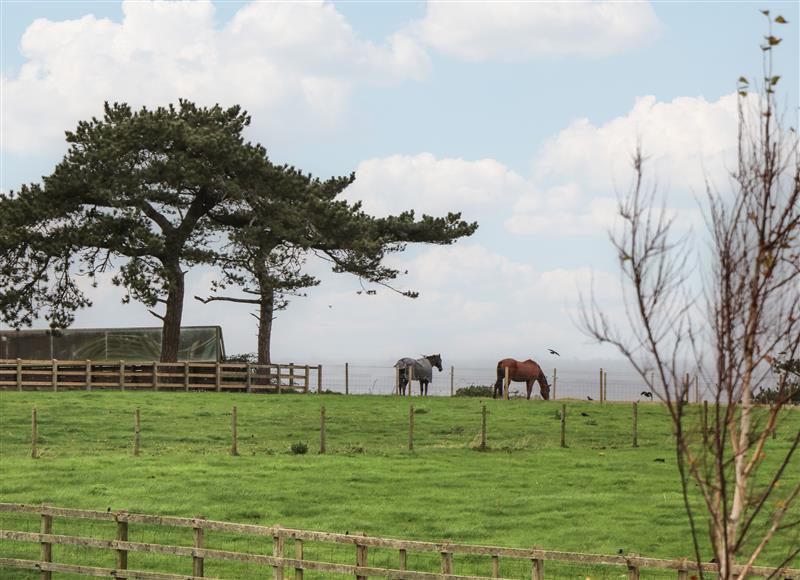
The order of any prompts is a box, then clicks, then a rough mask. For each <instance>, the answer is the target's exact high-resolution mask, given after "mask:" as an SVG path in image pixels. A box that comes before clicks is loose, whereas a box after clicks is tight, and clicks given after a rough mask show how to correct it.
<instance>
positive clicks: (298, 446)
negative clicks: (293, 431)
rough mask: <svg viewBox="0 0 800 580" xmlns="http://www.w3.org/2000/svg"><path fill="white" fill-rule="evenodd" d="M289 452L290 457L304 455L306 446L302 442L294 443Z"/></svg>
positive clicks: (306, 451)
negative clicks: (290, 453)
mask: <svg viewBox="0 0 800 580" xmlns="http://www.w3.org/2000/svg"><path fill="white" fill-rule="evenodd" d="M289 450H290V451H291V452H292V455H305V454H306V453H308V445H307V444H306V443H304V442H302V441H297V442H296V443H292V446H291V447H290V449H289Z"/></svg>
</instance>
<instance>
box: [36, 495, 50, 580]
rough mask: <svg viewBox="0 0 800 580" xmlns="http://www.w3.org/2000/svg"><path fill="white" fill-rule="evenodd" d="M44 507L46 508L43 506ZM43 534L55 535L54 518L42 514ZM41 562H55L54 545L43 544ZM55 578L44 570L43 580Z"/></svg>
mask: <svg viewBox="0 0 800 580" xmlns="http://www.w3.org/2000/svg"><path fill="white" fill-rule="evenodd" d="M42 507H44V506H42ZM40 530H41V533H43V534H52V533H53V516H51V515H48V514H42V524H41V528H40ZM39 555H40V558H39V559H40V560H41V561H42V562H52V561H53V544H51V543H50V542H42V543H41V548H40V554H39ZM52 577H53V573H52V572H50V571H49V570H42V576H41V578H42V580H50V579H51V578H52Z"/></svg>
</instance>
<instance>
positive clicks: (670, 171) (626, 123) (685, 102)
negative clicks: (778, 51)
mask: <svg viewBox="0 0 800 580" xmlns="http://www.w3.org/2000/svg"><path fill="white" fill-rule="evenodd" d="M736 111H737V109H736V95H735V94H733V95H726V96H723V97H721V98H720V99H718V100H717V101H711V102H709V101H707V100H705V99H704V98H702V97H679V98H676V99H674V100H672V101H670V102H658V101H656V99H655V97H653V96H646V97H641V98H638V99H637V100H636V102H635V104H634V106H633V108H632V109H631V111H630V113H628V114H627V115H624V116H621V117H617V118H615V119H612V120H610V121H608V122H607V123H604V124H602V125H599V126H597V125H594V124H592V123H591V122H590V121H589V120H588V119H579V120H576V121H573V122H572V123H571V124H570V125H569V126H568V127H567V128H566V129H564V130H562V131H560V132H559V133H558V134H557V135H555V136H554V137H553V138H551V139H549V140H548V141H547V142H546V143H545V144H544V146H543V147H542V148H541V151H540V152H539V154H538V155H537V157H536V159H535V161H534V168H535V175H536V178H537V181H538V180H543V181H548V180H558V179H570V180H572V181H576V182H577V183H578V184H579V185H580V186H582V187H584V188H587V189H594V190H605V192H606V193H607V194H608V193H612V192H613V191H614V188H615V186H616V188H617V189H618V190H624V189H625V188H626V187H627V186H628V184H629V183H630V178H631V177H632V168H631V155H632V154H633V152H634V150H635V149H636V146H637V144H638V143H641V145H642V149H643V151H644V154H645V156H646V157H647V158H648V165H647V167H646V169H647V170H648V171H649V172H650V173H649V174H650V176H652V177H653V178H655V179H658V181H659V182H660V183H661V184H662V185H663V186H664V187H665V188H669V189H675V190H677V191H692V190H693V191H696V192H698V193H700V192H702V191H703V190H704V183H705V181H704V180H705V178H706V177H708V178H710V179H711V180H712V181H714V182H716V183H718V184H720V182H721V181H722V180H724V178H725V175H726V171H727V169H726V167H729V164H730V163H731V161H732V160H733V157H732V156H731V155H732V154H733V153H735V150H736V130H737V113H736Z"/></svg>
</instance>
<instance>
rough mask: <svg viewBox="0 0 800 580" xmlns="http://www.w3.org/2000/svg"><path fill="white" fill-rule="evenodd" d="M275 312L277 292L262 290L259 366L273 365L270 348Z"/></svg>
mask: <svg viewBox="0 0 800 580" xmlns="http://www.w3.org/2000/svg"><path fill="white" fill-rule="evenodd" d="M274 310H275V291H274V290H273V289H272V288H262V291H261V304H259V310H258V364H260V365H268V364H271V362H272V359H271V357H270V352H269V347H270V341H271V340H272V315H273V313H274Z"/></svg>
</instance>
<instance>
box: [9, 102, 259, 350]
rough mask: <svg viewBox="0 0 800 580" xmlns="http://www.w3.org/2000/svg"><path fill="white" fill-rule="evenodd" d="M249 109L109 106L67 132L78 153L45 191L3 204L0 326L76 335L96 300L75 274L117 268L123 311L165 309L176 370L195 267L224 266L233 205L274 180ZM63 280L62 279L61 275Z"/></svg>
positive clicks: (166, 341) (29, 191)
mask: <svg viewBox="0 0 800 580" xmlns="http://www.w3.org/2000/svg"><path fill="white" fill-rule="evenodd" d="M249 122H250V118H249V117H248V116H247V115H246V114H245V113H243V112H242V111H241V110H240V109H239V108H238V107H231V108H229V109H222V108H221V107H219V106H214V107H211V108H201V107H197V106H196V105H194V104H193V103H190V102H188V101H180V103H179V105H178V107H174V106H172V105H170V106H169V107H159V108H157V109H154V110H148V109H146V108H143V109H141V110H139V111H136V112H134V111H133V110H132V109H131V108H130V107H129V106H128V105H125V104H113V105H109V104H106V106H105V114H104V116H103V118H102V119H96V118H93V119H91V120H90V121H82V122H80V123H79V124H78V127H77V129H76V130H75V131H74V132H68V133H67V143H69V145H70V147H69V150H68V152H67V154H66V155H65V157H64V159H63V160H62V161H61V162H60V163H59V164H58V165H57V166H56V168H55V171H54V172H53V173H52V174H51V175H50V176H47V177H45V178H44V183H43V186H41V187H40V186H38V185H34V186H30V187H23V188H22V189H21V190H20V192H18V193H12V194H11V196H9V197H7V198H4V199H2V203H3V207H2V209H3V211H2V214H3V221H2V224H1V225H2V226H3V227H2V232H3V233H2V234H0V287H2V288H3V290H2V295H1V297H0V316H2V319H3V320H4V321H5V322H6V323H8V324H9V325H11V326H17V327H18V326H21V325H30V324H31V322H32V320H33V318H35V316H37V315H38V314H39V311H40V310H42V311H44V315H45V317H47V318H48V319H49V320H50V321H51V324H52V325H54V326H67V325H68V324H69V323H70V322H72V316H73V312H74V311H75V310H76V309H78V308H81V307H84V306H87V305H88V300H86V298H85V296H84V295H83V293H82V292H81V290H80V289H79V288H78V287H77V286H76V285H75V284H74V282H73V281H72V279H71V278H70V273H71V272H74V273H77V274H82V275H86V276H88V277H90V278H93V277H94V276H96V275H97V274H99V273H102V272H106V271H110V270H111V269H112V268H113V267H114V266H115V262H118V264H116V275H115V276H114V279H113V281H114V283H115V284H118V285H120V286H123V287H124V288H125V290H126V295H125V298H124V301H128V300H131V299H134V300H137V301H140V302H142V303H143V304H145V305H146V306H148V307H150V308H154V307H156V306H158V305H162V304H163V305H164V308H165V311H164V314H163V315H162V314H156V313H155V312H154V313H153V314H154V315H156V316H157V317H158V318H160V319H161V320H162V321H163V324H164V329H163V335H164V336H163V341H162V345H163V346H162V353H161V358H162V360H167V361H168V360H175V357H176V356H177V348H178V338H179V328H180V322H181V316H182V310H183V293H184V281H183V278H184V274H185V271H186V269H187V268H189V267H191V266H195V265H198V264H210V263H213V262H214V261H215V260H216V258H217V251H216V250H215V248H214V243H213V242H214V237H213V234H214V233H215V231H214V228H213V227H212V226H213V224H215V223H216V221H217V220H218V219H220V217H222V216H221V214H222V213H223V212H224V211H225V210H224V209H223V207H222V206H223V202H224V201H226V200H228V199H231V198H235V197H237V196H240V195H241V192H242V191H243V190H244V189H249V188H252V187H254V186H255V184H256V183H263V182H264V180H265V179H268V174H267V172H266V163H265V151H264V149H263V148H261V147H260V146H253V145H250V144H246V143H245V142H244V140H243V138H242V135H241V134H242V131H243V129H244V127H246V126H247V125H248V124H249ZM59 273H61V274H60V275H59Z"/></svg>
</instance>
